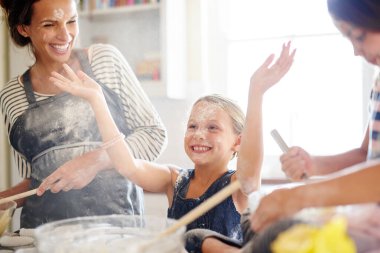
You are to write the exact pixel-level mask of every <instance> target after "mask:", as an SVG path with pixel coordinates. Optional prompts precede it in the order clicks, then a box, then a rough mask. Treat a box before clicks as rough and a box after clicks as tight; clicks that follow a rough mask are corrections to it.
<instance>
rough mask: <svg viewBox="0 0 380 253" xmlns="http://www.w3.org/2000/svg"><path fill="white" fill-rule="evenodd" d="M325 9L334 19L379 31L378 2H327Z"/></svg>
mask: <svg viewBox="0 0 380 253" xmlns="http://www.w3.org/2000/svg"><path fill="white" fill-rule="evenodd" d="M327 7H328V10H329V12H330V14H331V15H332V17H333V18H334V19H338V20H342V21H345V22H348V23H351V24H353V25H355V26H358V27H361V28H363V29H366V30H372V31H380V1H379V0H327Z"/></svg>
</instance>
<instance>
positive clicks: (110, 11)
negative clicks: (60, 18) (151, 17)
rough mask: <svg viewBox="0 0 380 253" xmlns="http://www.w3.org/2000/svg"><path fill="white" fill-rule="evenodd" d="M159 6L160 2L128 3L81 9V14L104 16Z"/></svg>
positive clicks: (152, 8)
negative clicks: (125, 4) (117, 5)
mask: <svg viewBox="0 0 380 253" xmlns="http://www.w3.org/2000/svg"><path fill="white" fill-rule="evenodd" d="M159 8H160V3H149V4H134V5H128V6H120V7H109V8H103V9H94V10H88V11H80V12H79V16H80V17H102V16H109V15H117V14H125V13H134V12H141V11H149V10H158V9H159Z"/></svg>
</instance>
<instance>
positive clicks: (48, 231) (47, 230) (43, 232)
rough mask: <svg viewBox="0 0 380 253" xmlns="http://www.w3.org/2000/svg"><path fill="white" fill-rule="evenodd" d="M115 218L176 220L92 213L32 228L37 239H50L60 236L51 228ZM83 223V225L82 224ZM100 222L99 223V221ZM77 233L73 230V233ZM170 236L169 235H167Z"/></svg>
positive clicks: (181, 230)
mask: <svg viewBox="0 0 380 253" xmlns="http://www.w3.org/2000/svg"><path fill="white" fill-rule="evenodd" d="M109 219H111V220H116V221H120V219H127V220H132V219H148V220H154V219H156V220H159V221H161V222H162V221H166V222H167V223H168V225H172V224H174V223H175V222H177V220H175V219H172V218H168V217H166V216H161V215H128V214H110V215H94V216H82V217H75V218H68V219H63V220H57V221H52V222H48V223H45V224H42V225H40V226H38V227H36V228H35V230H34V235H35V236H36V238H37V240H39V239H41V240H42V239H43V237H46V236H49V238H50V239H55V238H59V237H60V236H54V235H53V233H52V229H54V228H59V227H61V226H62V227H63V226H65V225H67V226H70V225H75V223H76V222H79V221H82V222H88V223H84V224H91V222H92V221H94V225H96V222H100V221H106V220H109ZM84 224H83V225H84ZM100 224H101V223H100ZM185 230H186V226H182V227H180V228H179V229H177V230H176V231H175V232H173V233H172V236H178V235H181V234H184V233H185ZM74 234H77V233H75V232H74V231H73V235H74ZM169 237H170V236H169Z"/></svg>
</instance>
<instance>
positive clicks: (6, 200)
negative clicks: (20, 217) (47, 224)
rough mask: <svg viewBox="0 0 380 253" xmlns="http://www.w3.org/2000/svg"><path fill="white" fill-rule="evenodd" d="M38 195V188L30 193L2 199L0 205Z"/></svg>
mask: <svg viewBox="0 0 380 253" xmlns="http://www.w3.org/2000/svg"><path fill="white" fill-rule="evenodd" d="M36 193H37V188H36V189H33V190H30V191H26V192H22V193H19V194H15V195H12V196H9V197H6V198H2V199H0V204H4V203H6V202H9V201H11V200H13V201H15V200H18V199H22V198H26V197H29V196H31V195H34V194H36Z"/></svg>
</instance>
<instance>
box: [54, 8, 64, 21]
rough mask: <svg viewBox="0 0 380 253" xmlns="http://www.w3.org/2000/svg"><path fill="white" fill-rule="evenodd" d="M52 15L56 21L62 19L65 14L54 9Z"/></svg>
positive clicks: (60, 10)
mask: <svg viewBox="0 0 380 253" xmlns="http://www.w3.org/2000/svg"><path fill="white" fill-rule="evenodd" d="M53 15H54V17H55V18H56V19H62V18H63V17H64V15H65V13H64V11H63V10H62V9H55V10H54V14H53Z"/></svg>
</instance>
